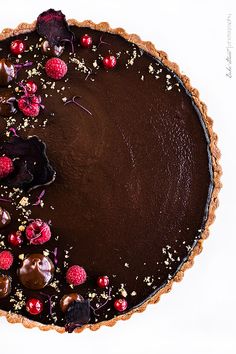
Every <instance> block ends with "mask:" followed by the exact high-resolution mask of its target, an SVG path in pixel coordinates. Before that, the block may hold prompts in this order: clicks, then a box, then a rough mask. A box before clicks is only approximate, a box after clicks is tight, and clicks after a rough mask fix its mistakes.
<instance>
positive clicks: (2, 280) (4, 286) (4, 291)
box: [0, 274, 11, 299]
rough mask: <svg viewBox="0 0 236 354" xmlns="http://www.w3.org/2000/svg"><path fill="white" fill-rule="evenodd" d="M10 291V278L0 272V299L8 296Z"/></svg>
mask: <svg viewBox="0 0 236 354" xmlns="http://www.w3.org/2000/svg"><path fill="white" fill-rule="evenodd" d="M10 292H11V278H10V277H9V276H7V275H3V274H0V299H2V298H4V297H6V296H8V295H9V294H10Z"/></svg>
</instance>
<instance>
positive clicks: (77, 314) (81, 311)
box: [65, 300, 90, 333]
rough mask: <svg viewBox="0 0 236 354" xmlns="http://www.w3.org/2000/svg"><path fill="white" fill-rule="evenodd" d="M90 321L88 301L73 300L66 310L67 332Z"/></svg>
mask: <svg viewBox="0 0 236 354" xmlns="http://www.w3.org/2000/svg"><path fill="white" fill-rule="evenodd" d="M89 321H90V301H89V300H83V301H74V302H72V304H71V305H70V306H69V308H68V310H67V311H66V325H65V329H66V331H67V332H69V333H72V332H73V331H74V330H75V328H78V327H82V326H83V325H85V324H87V323H88V322H89Z"/></svg>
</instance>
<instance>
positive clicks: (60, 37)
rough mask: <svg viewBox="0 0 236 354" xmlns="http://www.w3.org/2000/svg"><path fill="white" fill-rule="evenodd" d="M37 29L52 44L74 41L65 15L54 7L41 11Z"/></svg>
mask: <svg viewBox="0 0 236 354" xmlns="http://www.w3.org/2000/svg"><path fill="white" fill-rule="evenodd" d="M36 29H37V32H38V34H39V35H40V36H43V37H44V38H46V39H47V40H48V42H49V44H50V46H54V45H60V44H61V42H63V41H69V42H71V43H72V42H73V38H74V35H73V33H72V32H71V31H70V29H69V26H68V24H67V22H66V19H65V15H64V14H63V13H62V12H61V11H55V10H53V9H50V10H47V11H45V12H43V13H41V14H40V15H39V16H38V18H37V23H36Z"/></svg>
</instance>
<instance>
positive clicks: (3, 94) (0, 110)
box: [0, 89, 16, 117]
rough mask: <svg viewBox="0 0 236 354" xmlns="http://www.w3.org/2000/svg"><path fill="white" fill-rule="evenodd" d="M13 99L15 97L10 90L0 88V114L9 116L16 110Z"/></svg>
mask: <svg viewBox="0 0 236 354" xmlns="http://www.w3.org/2000/svg"><path fill="white" fill-rule="evenodd" d="M14 100H15V98H14V97H13V96H12V94H11V92H10V91H8V90H5V89H2V90H0V116H2V117H9V116H10V115H11V114H13V113H15V112H16V109H15V107H14V104H13V102H14Z"/></svg>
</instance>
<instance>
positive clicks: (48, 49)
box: [41, 39, 65, 57]
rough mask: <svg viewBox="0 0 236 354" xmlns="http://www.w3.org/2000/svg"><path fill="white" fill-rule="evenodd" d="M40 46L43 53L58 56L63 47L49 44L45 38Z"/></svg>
mask: <svg viewBox="0 0 236 354" xmlns="http://www.w3.org/2000/svg"><path fill="white" fill-rule="evenodd" d="M41 48H42V52H43V53H44V54H47V55H50V56H56V57H60V56H61V54H62V53H63V51H64V48H65V47H64V46H62V45H58V46H57V45H54V46H50V44H49V42H48V41H47V40H46V39H45V40H44V41H43V43H42V45H41Z"/></svg>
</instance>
